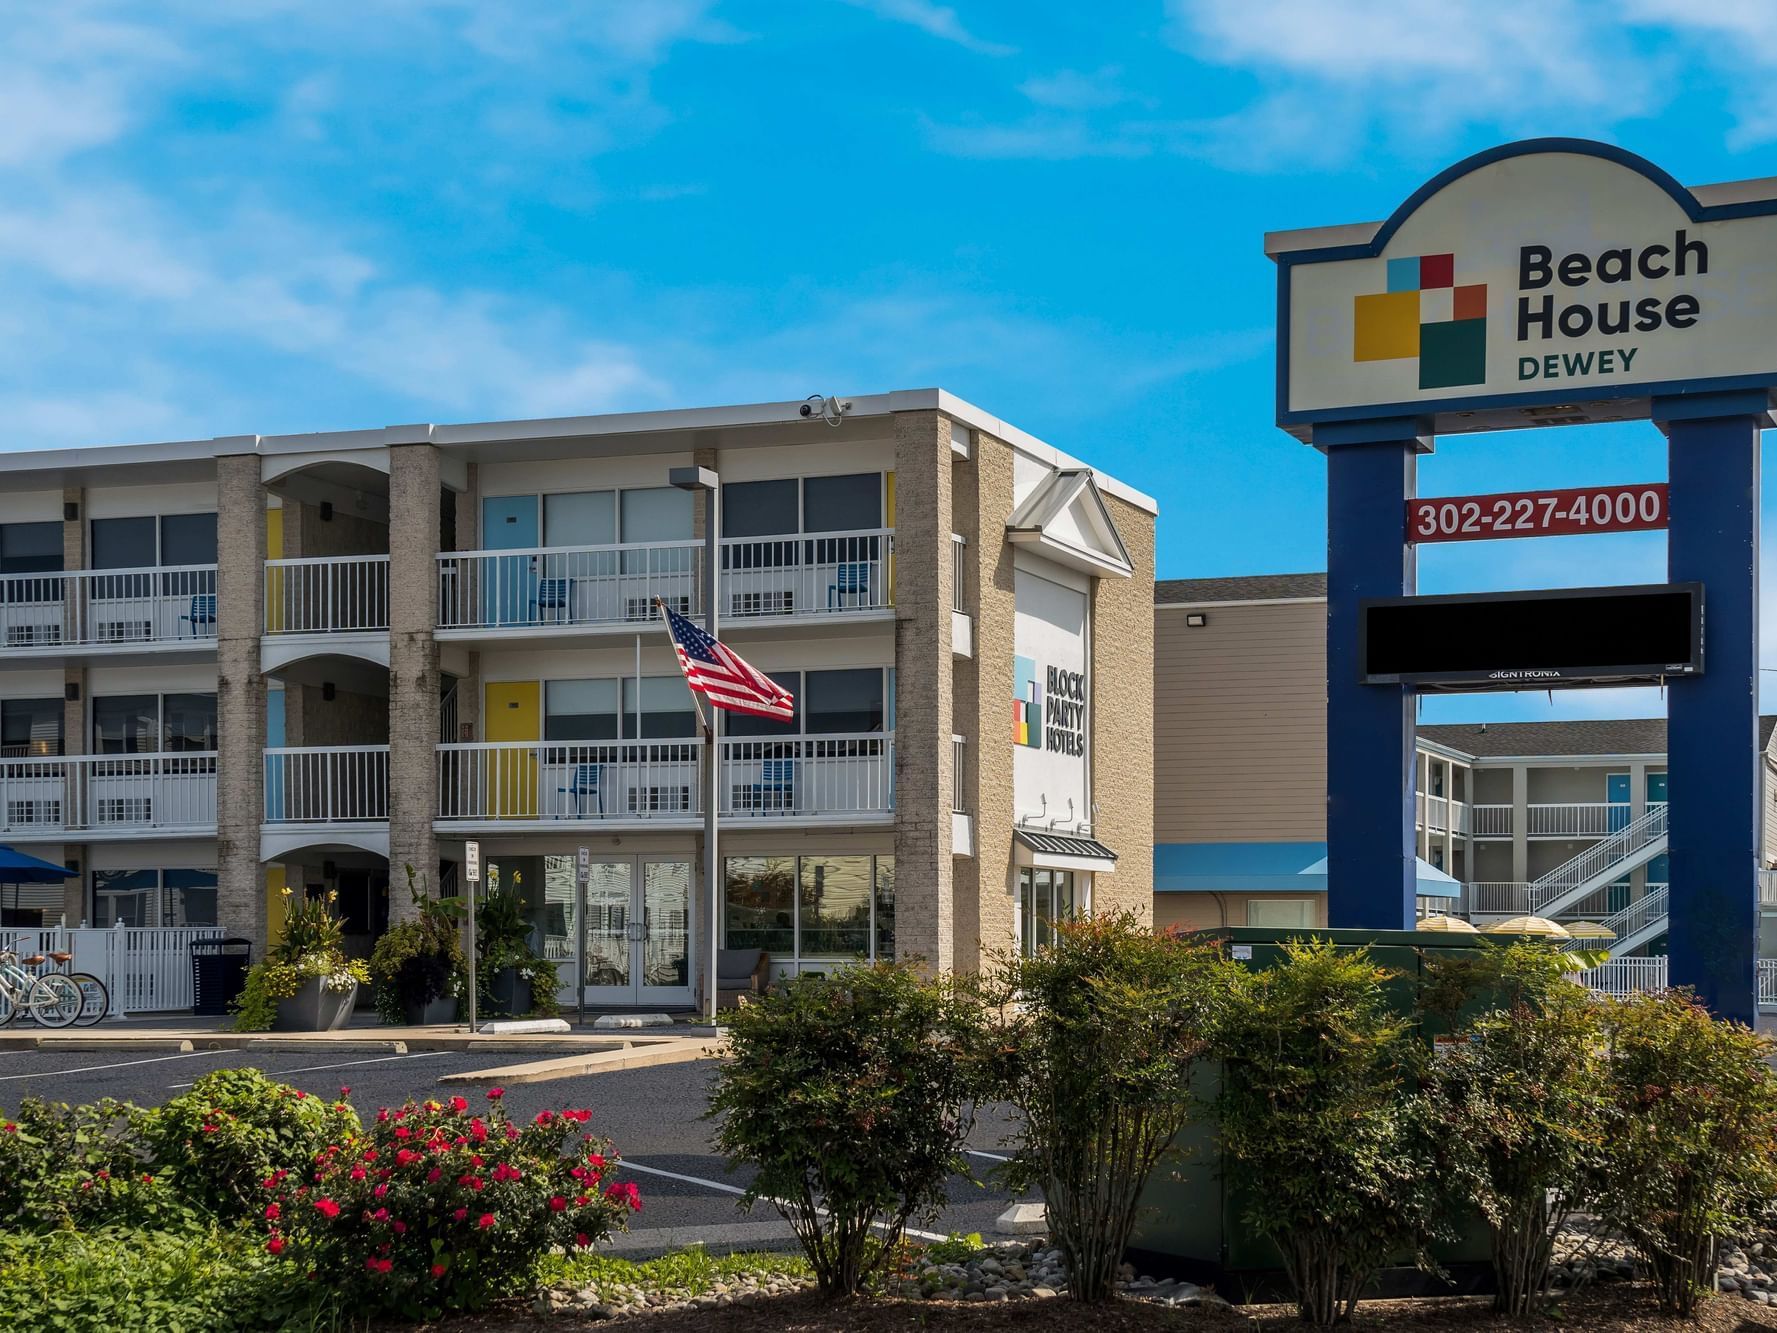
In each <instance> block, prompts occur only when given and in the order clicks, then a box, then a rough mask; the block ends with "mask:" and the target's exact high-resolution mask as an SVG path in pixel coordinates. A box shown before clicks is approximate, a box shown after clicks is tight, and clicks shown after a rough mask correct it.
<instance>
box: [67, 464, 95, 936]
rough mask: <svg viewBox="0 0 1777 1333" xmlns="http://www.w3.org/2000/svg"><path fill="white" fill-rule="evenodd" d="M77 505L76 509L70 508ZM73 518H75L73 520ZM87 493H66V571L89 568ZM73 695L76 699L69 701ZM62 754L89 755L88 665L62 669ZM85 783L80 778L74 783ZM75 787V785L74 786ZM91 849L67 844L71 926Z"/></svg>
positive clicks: (81, 903) (82, 898)
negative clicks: (71, 870) (72, 872)
mask: <svg viewBox="0 0 1777 1333" xmlns="http://www.w3.org/2000/svg"><path fill="white" fill-rule="evenodd" d="M69 505H73V506H74V507H73V508H72V509H69V508H68V506H69ZM70 515H72V517H70ZM86 564H87V561H86V491H85V490H84V489H83V488H81V487H79V486H69V487H65V488H63V490H62V568H63V569H68V570H71V569H85V568H86ZM62 595H63V597H64V599H66V600H67V601H71V600H72V599H74V598H77V597H79V596H80V595H81V585H80V584H78V583H68V584H65V585H63V590H62ZM69 694H72V695H73V696H74V697H73V698H71V699H70V698H69V697H68V695H69ZM62 699H63V703H62V753H63V754H65V755H73V754H86V753H87V751H88V744H87V728H86V664H85V662H84V660H82V661H81V662H79V663H78V664H76V663H74V662H69V663H66V664H65V665H64V666H63V668H62ZM80 780H81V779H80V778H79V777H78V776H76V777H75V779H74V781H75V782H78V781H80ZM70 785H72V784H70ZM89 852H90V849H89V848H88V847H87V846H86V845H85V844H84V843H72V842H70V843H64V844H63V845H62V862H63V864H64V865H74V864H78V865H79V866H80V873H79V874H78V875H76V876H75V877H74V878H73V879H67V880H63V881H62V916H63V917H64V918H65V919H66V920H67V922H68V924H69V925H71V926H78V925H80V924H81V923H83V922H84V921H86V920H87V911H86V886H87V884H88V883H89V882H90V881H91V878H92V864H91V857H90V855H89Z"/></svg>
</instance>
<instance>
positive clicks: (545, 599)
mask: <svg viewBox="0 0 1777 1333" xmlns="http://www.w3.org/2000/svg"><path fill="white" fill-rule="evenodd" d="M569 596H570V583H569V580H567V579H565V578H559V579H538V580H537V591H536V592H534V593H533V594H532V595H531V619H532V620H541V619H542V618H543V612H545V611H554V612H555V613H556V614H555V616H554V619H555V620H556V621H558V622H559V621H563V620H566V619H567V618H568V615H569V607H568V598H569Z"/></svg>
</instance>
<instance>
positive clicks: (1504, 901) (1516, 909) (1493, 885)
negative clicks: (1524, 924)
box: [1462, 880, 1530, 916]
mask: <svg viewBox="0 0 1777 1333" xmlns="http://www.w3.org/2000/svg"><path fill="white" fill-rule="evenodd" d="M1462 902H1463V910H1464V911H1465V912H1468V913H1470V914H1474V913H1480V914H1481V915H1484V916H1495V915H1498V916H1522V915H1523V914H1524V913H1526V912H1528V911H1529V910H1530V885H1528V884H1525V883H1523V882H1514V881H1511V880H1471V881H1470V882H1468V883H1467V884H1464V885H1463V886H1462Z"/></svg>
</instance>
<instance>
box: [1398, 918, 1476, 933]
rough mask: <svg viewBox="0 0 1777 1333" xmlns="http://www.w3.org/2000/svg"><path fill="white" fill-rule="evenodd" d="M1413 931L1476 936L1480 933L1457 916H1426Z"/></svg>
mask: <svg viewBox="0 0 1777 1333" xmlns="http://www.w3.org/2000/svg"><path fill="white" fill-rule="evenodd" d="M1413 929H1415V930H1441V931H1444V932H1446V933H1447V934H1451V935H1478V934H1479V933H1480V932H1479V931H1477V930H1476V929H1475V927H1474V925H1473V924H1472V923H1470V922H1467V921H1464V920H1463V919H1462V918H1461V917H1459V916H1428V917H1426V918H1425V919H1424V920H1423V921H1421V922H1420V923H1419V924H1418V925H1416V926H1414V927H1413Z"/></svg>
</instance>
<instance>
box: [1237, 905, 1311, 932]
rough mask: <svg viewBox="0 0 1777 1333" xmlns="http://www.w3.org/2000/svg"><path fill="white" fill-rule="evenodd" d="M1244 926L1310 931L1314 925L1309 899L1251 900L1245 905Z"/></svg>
mask: <svg viewBox="0 0 1777 1333" xmlns="http://www.w3.org/2000/svg"><path fill="white" fill-rule="evenodd" d="M1246 924H1247V925H1249V926H1268V927H1270V928H1271V929H1273V930H1296V929H1304V930H1306V929H1310V928H1312V927H1313V925H1314V900H1313V899H1311V898H1252V899H1249V900H1248V902H1247V904H1246Z"/></svg>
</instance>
